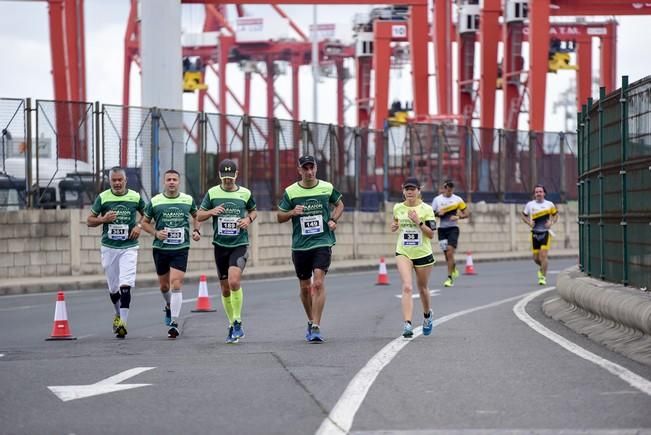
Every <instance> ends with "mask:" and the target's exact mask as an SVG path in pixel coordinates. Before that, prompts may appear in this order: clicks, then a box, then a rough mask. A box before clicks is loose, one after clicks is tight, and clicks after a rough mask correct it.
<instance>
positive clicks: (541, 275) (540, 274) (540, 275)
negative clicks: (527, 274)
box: [538, 269, 545, 279]
mask: <svg viewBox="0 0 651 435" xmlns="http://www.w3.org/2000/svg"><path fill="white" fill-rule="evenodd" d="M544 277H545V275H544V274H543V273H542V270H540V269H538V279H540V278H544Z"/></svg>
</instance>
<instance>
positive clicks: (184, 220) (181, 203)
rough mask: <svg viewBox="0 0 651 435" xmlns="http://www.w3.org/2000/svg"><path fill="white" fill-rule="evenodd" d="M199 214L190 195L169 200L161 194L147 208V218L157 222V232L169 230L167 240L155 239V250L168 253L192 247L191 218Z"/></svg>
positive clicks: (180, 195)
mask: <svg viewBox="0 0 651 435" xmlns="http://www.w3.org/2000/svg"><path fill="white" fill-rule="evenodd" d="M196 213H197V205H196V204H195V203H194V199H193V198H192V197H191V196H190V195H186V194H185V193H179V194H178V195H177V196H176V197H174V198H169V197H167V196H165V194H163V193H159V194H158V195H156V196H154V197H153V198H152V199H151V202H150V203H149V204H147V207H145V217H147V218H150V219H153V220H154V221H156V226H155V228H156V231H160V230H164V229H167V231H168V232H169V233H168V237H167V239H166V240H158V239H157V238H156V237H154V243H153V247H154V249H165V250H168V251H171V250H178V249H185V248H189V247H190V216H192V215H194V214H196Z"/></svg>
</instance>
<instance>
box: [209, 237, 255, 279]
mask: <svg viewBox="0 0 651 435" xmlns="http://www.w3.org/2000/svg"><path fill="white" fill-rule="evenodd" d="M247 248H248V247H247V246H246V245H244V246H236V247H234V248H225V247H223V246H215V265H216V266H217V274H218V275H219V280H220V281H223V280H225V279H228V268H229V267H239V268H240V270H242V271H244V267H245V266H246V260H248V259H249V250H248V249H247Z"/></svg>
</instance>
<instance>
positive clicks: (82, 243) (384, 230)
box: [0, 203, 578, 278]
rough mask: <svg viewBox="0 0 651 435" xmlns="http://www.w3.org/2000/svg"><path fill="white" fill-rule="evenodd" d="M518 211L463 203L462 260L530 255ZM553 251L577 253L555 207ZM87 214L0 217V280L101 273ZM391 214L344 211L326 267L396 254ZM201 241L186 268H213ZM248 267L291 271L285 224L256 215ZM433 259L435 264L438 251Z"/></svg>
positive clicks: (148, 261) (565, 207)
mask: <svg viewBox="0 0 651 435" xmlns="http://www.w3.org/2000/svg"><path fill="white" fill-rule="evenodd" d="M521 207H522V206H521V205H515V204H481V203H480V204H470V209H471V212H472V216H471V218H470V219H468V220H463V221H461V225H460V227H461V236H460V239H459V247H458V251H459V252H460V253H465V252H467V251H472V253H473V254H475V253H489V252H514V251H517V252H530V246H531V244H530V233H529V231H528V227H527V226H526V225H524V224H523V223H522V222H520V209H521ZM559 210H560V214H561V216H560V222H559V223H558V224H557V225H556V226H555V227H554V232H555V234H556V237H555V238H554V239H553V241H552V249H553V248H554V247H556V248H573V249H578V231H577V225H576V220H577V207H576V203H571V204H561V205H559ZM88 213H89V212H88V210H20V211H10V212H0V276H2V277H7V278H18V277H30V276H31V277H41V276H57V275H86V274H99V273H102V269H101V265H100V256H99V242H100V233H101V229H100V228H99V227H97V228H88V227H87V226H86V217H87V216H88ZM390 223H391V213H390V212H386V213H384V212H381V213H366V212H357V211H348V212H345V213H344V215H343V217H342V219H341V220H340V222H339V225H338V228H337V245H336V246H335V248H334V250H333V254H334V258H333V260H335V261H337V260H347V259H363V258H373V259H377V258H378V257H380V256H385V257H391V256H393V255H394V253H395V243H396V235H395V234H394V233H391V232H390V230H389V226H390ZM201 233H202V235H203V237H202V240H201V241H200V242H199V243H198V244H193V246H192V249H191V250H190V262H191V264H192V268H193V269H195V270H197V269H204V270H209V269H212V268H214V263H213V248H212V244H211V240H212V226H211V224H210V223H209V222H204V223H203V225H202V230H201ZM151 242H152V240H151V237H150V236H149V235H148V234H146V233H144V235H143V237H142V239H141V242H140V246H141V248H140V255H139V258H138V263H139V264H138V271H140V272H153V271H154V264H153V260H152V255H151ZM251 242H252V243H251V248H250V249H251V252H250V254H251V260H250V262H249V265H250V266H270V265H276V264H291V254H290V246H291V224H289V223H284V224H278V223H277V222H276V214H275V212H271V211H264V212H259V217H258V219H257V220H256V221H255V224H253V227H252V230H251ZM434 252H435V256H436V257H437V258H438V259H441V254H440V251H439V250H438V247H437V246H436V245H435V246H434Z"/></svg>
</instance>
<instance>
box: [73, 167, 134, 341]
mask: <svg viewBox="0 0 651 435" xmlns="http://www.w3.org/2000/svg"><path fill="white" fill-rule="evenodd" d="M109 182H110V184H111V188H110V189H108V190H105V191H104V192H102V193H100V194H99V196H98V197H97V198H96V199H95V202H94V203H93V205H92V206H91V208H90V215H89V216H88V218H87V219H86V224H87V225H88V226H89V227H97V226H100V225H102V241H101V244H102V246H101V248H100V253H101V256H102V268H104V274H105V275H106V282H107V284H108V291H109V297H110V298H111V303H112V304H113V307H114V308H115V316H114V317H113V333H114V334H115V336H116V337H117V338H124V337H125V336H126V335H127V320H128V318H129V305H130V304H131V289H132V288H133V287H134V286H135V284H136V268H137V265H138V237H140V230H141V229H142V224H140V223H137V224H136V212H139V213H140V215H141V218H140V220H142V215H143V214H144V211H145V202H144V201H143V200H142V198H141V197H140V194H139V193H138V192H135V191H133V190H130V189H127V175H126V173H125V171H124V169H122V168H120V167H117V166H116V167H114V168H111V170H110V171H109Z"/></svg>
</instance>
